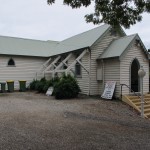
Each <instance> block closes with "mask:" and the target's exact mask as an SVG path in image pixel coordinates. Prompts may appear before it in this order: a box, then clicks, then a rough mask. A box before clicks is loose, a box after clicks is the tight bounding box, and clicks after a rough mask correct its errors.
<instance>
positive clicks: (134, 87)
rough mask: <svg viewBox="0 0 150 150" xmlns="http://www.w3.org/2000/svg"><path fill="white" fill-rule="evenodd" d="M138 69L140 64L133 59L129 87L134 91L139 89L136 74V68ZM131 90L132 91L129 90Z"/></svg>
mask: <svg viewBox="0 0 150 150" xmlns="http://www.w3.org/2000/svg"><path fill="white" fill-rule="evenodd" d="M139 69H140V64H139V61H138V60H137V59H134V60H133V62H132V64H131V76H130V77H131V89H132V90H133V91H134V92H139V91H140V81H139V76H138V70H139ZM131 92H132V91H131Z"/></svg>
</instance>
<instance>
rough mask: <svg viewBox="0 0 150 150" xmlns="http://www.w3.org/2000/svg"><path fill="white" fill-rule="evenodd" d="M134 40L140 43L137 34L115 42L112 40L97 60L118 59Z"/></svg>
mask: <svg viewBox="0 0 150 150" xmlns="http://www.w3.org/2000/svg"><path fill="white" fill-rule="evenodd" d="M135 39H137V40H139V41H140V42H141V43H142V41H141V39H140V37H139V36H138V34H133V35H130V36H125V37H122V38H119V39H117V40H114V41H113V42H112V43H111V44H110V46H109V47H108V48H107V49H106V50H105V51H104V52H103V53H102V55H101V56H100V57H99V58H98V59H106V58H114V57H120V56H121V55H122V54H123V52H124V51H125V50H126V49H127V48H128V47H129V45H130V44H131V43H132V42H133V41H134V40H135ZM142 46H143V48H144V51H145V52H146V53H147V50H146V48H145V46H144V44H143V43H142ZM147 54H148V53H147Z"/></svg>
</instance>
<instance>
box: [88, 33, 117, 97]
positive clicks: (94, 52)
mask: <svg viewBox="0 0 150 150" xmlns="http://www.w3.org/2000/svg"><path fill="white" fill-rule="evenodd" d="M118 37H119V35H117V36H114V35H111V33H110V32H108V33H107V34H106V35H104V37H103V38H102V39H99V40H98V41H97V42H96V43H95V44H94V45H93V46H92V47H91V83H90V84H91V90H90V94H91V95H101V94H102V92H103V82H102V81H97V77H96V76H97V65H98V64H97V61H96V59H97V58H98V57H99V56H100V55H101V54H102V53H103V51H104V50H105V49H106V48H107V47H108V46H109V44H110V43H111V42H112V41H113V40H114V39H116V38H118Z"/></svg>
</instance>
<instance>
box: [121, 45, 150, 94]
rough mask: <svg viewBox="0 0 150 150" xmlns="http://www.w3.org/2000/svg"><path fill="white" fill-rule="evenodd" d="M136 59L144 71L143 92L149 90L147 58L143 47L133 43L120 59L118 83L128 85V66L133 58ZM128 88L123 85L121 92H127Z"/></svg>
mask: <svg viewBox="0 0 150 150" xmlns="http://www.w3.org/2000/svg"><path fill="white" fill-rule="evenodd" d="M135 58H136V59H138V61H139V63H140V65H141V66H143V68H144V70H145V71H146V76H145V77H144V79H143V91H144V93H147V92H149V60H148V59H147V57H146V54H144V51H143V49H142V48H141V47H140V46H137V45H136V43H134V44H133V45H132V46H131V47H130V48H129V49H128V50H127V53H126V55H125V56H124V57H123V58H122V59H121V62H120V83H121V84H127V85H129V86H131V85H130V66H131V63H132V61H133V60H134V59H135ZM129 93H130V92H129V89H128V88H126V87H123V94H129Z"/></svg>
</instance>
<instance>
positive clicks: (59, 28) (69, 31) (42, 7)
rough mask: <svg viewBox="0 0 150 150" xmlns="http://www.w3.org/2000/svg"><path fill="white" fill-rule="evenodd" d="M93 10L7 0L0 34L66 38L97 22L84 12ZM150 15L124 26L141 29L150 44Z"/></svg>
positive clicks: (30, 0)
mask: <svg viewBox="0 0 150 150" xmlns="http://www.w3.org/2000/svg"><path fill="white" fill-rule="evenodd" d="M91 12H93V7H89V8H81V9H74V10H72V8H70V7H68V6H64V5H63V0H61V1H60V0H56V3H55V4H53V5H52V6H49V5H47V0H12V1H10V0H5V1H3V3H1V5H0V18H1V20H0V35H6V36H14V37H23V38H33V39H40V40H63V39H65V38H68V37H70V36H73V35H75V34H78V33H81V32H84V31H86V30H89V29H91V28H94V27H95V26H94V25H93V24H92V23H91V24H87V23H86V22H85V19H84V16H85V15H86V14H87V13H91ZM148 22H149V15H147V14H144V15H143V21H142V22H141V23H138V24H137V25H135V26H133V27H131V28H130V29H129V30H125V31H126V32H127V34H133V33H139V35H140V37H141V38H142V40H143V42H144V43H145V45H146V46H147V47H148V48H150V40H149V33H150V28H149V23H148Z"/></svg>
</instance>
